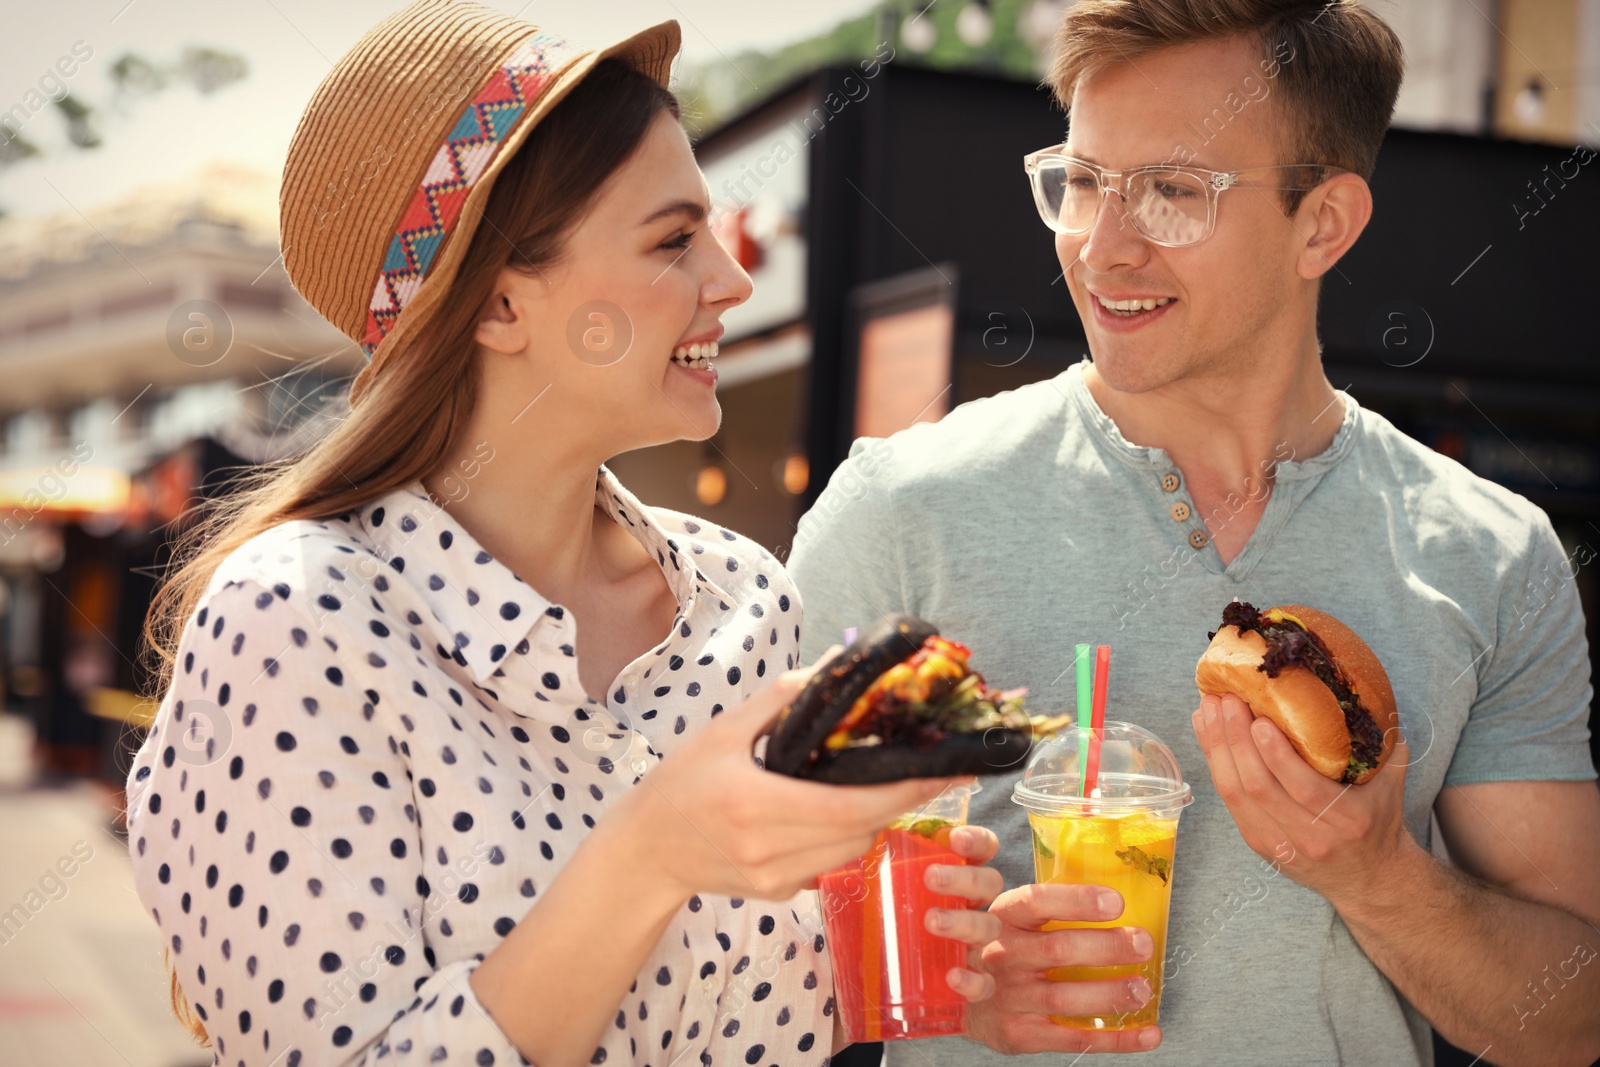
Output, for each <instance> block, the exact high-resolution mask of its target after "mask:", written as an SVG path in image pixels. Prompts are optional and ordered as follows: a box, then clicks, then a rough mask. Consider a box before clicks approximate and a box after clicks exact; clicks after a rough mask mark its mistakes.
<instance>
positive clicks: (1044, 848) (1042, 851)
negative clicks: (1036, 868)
mask: <svg viewBox="0 0 1600 1067" xmlns="http://www.w3.org/2000/svg"><path fill="white" fill-rule="evenodd" d="M1033 850H1034V851H1035V852H1037V853H1038V854H1039V856H1040V857H1041V858H1043V859H1047V860H1053V859H1055V858H1056V853H1055V849H1053V848H1051V847H1050V846H1049V845H1047V844H1045V843H1044V838H1042V837H1040V836H1039V828H1038V827H1037V826H1036V827H1034V828H1033Z"/></svg>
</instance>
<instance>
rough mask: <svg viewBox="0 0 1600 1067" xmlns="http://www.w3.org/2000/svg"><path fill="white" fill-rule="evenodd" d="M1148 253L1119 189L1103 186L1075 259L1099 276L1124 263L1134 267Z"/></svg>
mask: <svg viewBox="0 0 1600 1067" xmlns="http://www.w3.org/2000/svg"><path fill="white" fill-rule="evenodd" d="M1148 254H1149V247H1148V246H1147V245H1146V244H1145V242H1144V239H1143V238H1142V237H1140V236H1139V234H1138V231H1136V230H1135V229H1134V227H1133V222H1132V220H1131V219H1130V218H1129V217H1128V202H1127V198H1126V197H1124V196H1123V195H1122V191H1121V190H1119V189H1114V188H1112V187H1111V186H1109V185H1108V186H1105V187H1103V188H1102V189H1101V191H1100V201H1099V203H1098V204H1097V205H1096V206H1095V216H1094V221H1093V222H1092V223H1090V225H1089V231H1088V236H1087V237H1086V238H1085V239H1084V242H1083V245H1082V247H1081V248H1079V250H1078V258H1079V259H1081V260H1083V262H1084V265H1086V266H1087V267H1089V269H1090V270H1093V271H1095V272H1096V273H1101V272H1105V271H1108V270H1111V269H1112V268H1114V267H1117V266H1122V265H1125V264H1135V265H1137V264H1138V263H1140V262H1143V260H1144V258H1145V256H1147V255H1148Z"/></svg>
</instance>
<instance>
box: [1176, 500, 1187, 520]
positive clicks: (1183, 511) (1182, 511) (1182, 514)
mask: <svg viewBox="0 0 1600 1067" xmlns="http://www.w3.org/2000/svg"><path fill="white" fill-rule="evenodd" d="M1188 518H1189V505H1188V504H1185V503H1184V502H1183V501H1181V500H1180V501H1178V502H1177V503H1176V504H1174V505H1172V521H1173V522H1184V521H1185V520H1187V519H1188Z"/></svg>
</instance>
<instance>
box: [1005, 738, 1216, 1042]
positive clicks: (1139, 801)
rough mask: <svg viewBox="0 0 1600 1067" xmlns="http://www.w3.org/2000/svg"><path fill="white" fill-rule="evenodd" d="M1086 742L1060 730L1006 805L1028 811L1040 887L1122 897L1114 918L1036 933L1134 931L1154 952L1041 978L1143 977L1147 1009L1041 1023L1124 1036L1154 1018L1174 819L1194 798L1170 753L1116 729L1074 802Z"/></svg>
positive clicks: (1056, 924)
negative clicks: (1099, 889)
mask: <svg viewBox="0 0 1600 1067" xmlns="http://www.w3.org/2000/svg"><path fill="white" fill-rule="evenodd" d="M1092 733H1093V731H1091V730H1089V729H1087V728H1085V727H1069V728H1068V729H1065V730H1062V731H1060V732H1059V733H1057V734H1056V735H1055V736H1054V737H1051V738H1050V739H1048V740H1046V741H1043V742H1041V743H1040V744H1038V745H1037V746H1036V747H1035V749H1034V752H1033V755H1032V757H1031V758H1030V759H1029V760H1028V765H1027V767H1026V768H1025V769H1024V770H1023V773H1022V778H1021V780H1020V781H1018V782H1017V784H1016V786H1015V787H1014V788H1013V790H1012V796H1011V798H1012V800H1014V801H1016V802H1017V803H1018V804H1021V805H1022V806H1023V807H1024V808H1026V809H1027V810H1028V822H1029V823H1030V824H1031V826H1032V829H1033V865H1034V875H1035V878H1036V879H1037V880H1038V881H1039V882H1057V883H1066V884H1076V885H1082V884H1090V885H1104V886H1110V887H1111V888H1112V889H1115V890H1116V891H1117V892H1119V893H1121V894H1122V900H1123V911H1122V914H1121V915H1119V916H1117V918H1115V919H1112V920H1110V921H1107V922H1079V921H1059V920H1058V921H1052V922H1049V923H1046V924H1045V926H1044V929H1046V930H1063V929H1095V928H1110V927H1122V926H1141V927H1143V928H1144V929H1146V930H1148V931H1149V932H1150V938H1151V940H1152V941H1153V942H1154V943H1155V944H1154V950H1153V952H1152V953H1151V956H1150V959H1148V960H1146V961H1145V962H1143V963H1136V964H1122V965H1118V966H1114V967H1053V968H1051V969H1050V970H1049V971H1048V972H1047V975H1048V977H1050V978H1051V979H1053V980H1055V981H1058V982H1072V981H1094V980H1104V979H1112V978H1128V977H1133V976H1136V975H1137V976H1142V977H1143V978H1144V979H1145V980H1146V981H1148V982H1149V983H1150V1000H1149V1003H1147V1004H1146V1005H1144V1006H1143V1007H1141V1008H1137V1009H1135V1010H1133V1011H1129V1012H1123V1013H1118V1014H1109V1015H1070V1016H1069V1015H1052V1016H1051V1017H1050V1018H1051V1019H1052V1020H1053V1021H1054V1022H1056V1023H1059V1024H1061V1025H1063V1026H1070V1027H1074V1028H1077V1029H1082V1030H1132V1029H1137V1028H1139V1027H1142V1026H1150V1025H1152V1024H1154V1023H1155V1022H1156V1020H1157V1019H1158V1018H1159V1017H1160V1008H1161V972H1162V961H1163V960H1164V958H1165V956H1166V945H1167V915H1168V912H1169V910H1170V907H1171V903H1172V878H1173V863H1172V861H1173V854H1174V851H1175V848H1176V845H1177V837H1178V816H1179V815H1181V814H1182V813H1183V809H1184V808H1185V807H1186V806H1188V805H1189V804H1190V803H1192V802H1193V800H1194V797H1193V795H1192V794H1191V792H1190V789H1189V786H1188V785H1187V784H1185V782H1184V781H1183V775H1182V773H1181V772H1180V771H1179V769H1178V761H1177V758H1176V757H1175V756H1173V754H1172V750H1171V749H1170V748H1168V747H1167V746H1166V745H1165V744H1163V743H1162V742H1161V740H1160V739H1159V738H1158V737H1156V736H1155V735H1154V734H1152V733H1151V732H1150V731H1148V730H1146V729H1144V728H1143V727H1140V726H1135V725H1134V724H1133V723H1129V722H1115V721H1107V722H1106V723H1105V727H1104V730H1103V737H1102V739H1101V741H1100V744H1099V749H1100V757H1099V772H1098V774H1097V776H1096V784H1095V788H1094V789H1093V791H1092V793H1091V795H1090V796H1087V797H1085V796H1080V795H1079V793H1080V789H1081V777H1080V776H1081V773H1082V772H1081V771H1080V769H1079V753H1080V750H1082V749H1084V748H1086V747H1087V746H1089V745H1090V743H1091V741H1090V738H1091V735H1092Z"/></svg>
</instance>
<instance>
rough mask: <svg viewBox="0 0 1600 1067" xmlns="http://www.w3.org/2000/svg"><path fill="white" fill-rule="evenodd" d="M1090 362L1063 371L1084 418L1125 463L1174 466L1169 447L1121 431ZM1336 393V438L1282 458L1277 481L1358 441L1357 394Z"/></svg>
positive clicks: (1321, 468)
mask: <svg viewBox="0 0 1600 1067" xmlns="http://www.w3.org/2000/svg"><path fill="white" fill-rule="evenodd" d="M1089 363H1090V360H1088V359H1087V358H1085V359H1083V360H1080V361H1079V362H1077V363H1074V364H1073V365H1072V366H1071V367H1068V368H1067V370H1066V371H1065V373H1064V376H1065V377H1066V387H1067V394H1068V395H1069V396H1070V397H1071V398H1072V400H1073V403H1074V404H1075V405H1076V407H1077V408H1078V411H1079V413H1080V414H1081V415H1082V416H1083V419H1084V421H1085V422H1086V423H1088V424H1089V425H1090V426H1091V427H1093V428H1094V430H1095V432H1096V433H1098V434H1099V436H1100V438H1101V440H1102V441H1104V442H1105V444H1106V445H1107V446H1109V447H1110V448H1111V450H1112V452H1113V453H1114V454H1116V455H1117V456H1118V458H1120V459H1122V460H1123V461H1124V462H1126V463H1129V464H1131V465H1133V466H1136V467H1141V468H1149V467H1160V468H1163V469H1167V468H1171V467H1172V466H1173V462H1172V457H1170V456H1169V455H1167V452H1166V449H1163V448H1158V447H1156V446H1155V445H1136V444H1134V443H1133V442H1132V441H1129V440H1128V439H1127V438H1126V437H1124V436H1123V435H1122V430H1121V429H1120V428H1119V427H1118V426H1117V424H1116V422H1115V421H1113V420H1112V418H1111V416H1109V415H1107V414H1106V413H1105V411H1104V410H1103V409H1102V408H1101V407H1100V404H1099V402H1098V401H1096V400H1095V398H1094V394H1093V393H1091V392H1089V386H1088V385H1087V384H1086V383H1085V382H1084V380H1083V372H1084V368H1085V367H1086V366H1087V365H1088V364H1089ZM1337 392H1338V394H1339V397H1340V398H1341V399H1342V400H1343V401H1344V416H1343V418H1342V419H1341V420H1340V422H1339V429H1338V430H1337V431H1336V432H1335V433H1334V435H1333V440H1332V441H1331V442H1329V444H1328V447H1327V448H1325V449H1323V450H1322V451H1321V452H1318V453H1317V454H1316V455H1313V456H1307V457H1306V458H1305V459H1300V460H1280V461H1279V462H1278V463H1277V465H1276V466H1275V468H1274V478H1275V480H1276V481H1300V480H1303V479H1307V478H1314V477H1317V476H1319V475H1321V474H1324V473H1326V472H1327V471H1328V470H1329V469H1331V468H1332V467H1333V466H1334V465H1335V464H1337V463H1338V462H1339V461H1340V460H1341V459H1343V458H1344V457H1345V455H1346V454H1347V453H1348V452H1349V451H1350V449H1351V447H1352V446H1353V445H1354V444H1355V440H1356V437H1357V435H1358V432H1359V427H1360V424H1361V405H1360V404H1359V403H1357V402H1356V398H1355V397H1354V396H1352V395H1350V394H1349V393H1347V392H1345V391H1344V390H1343V389H1340V390H1337Z"/></svg>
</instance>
